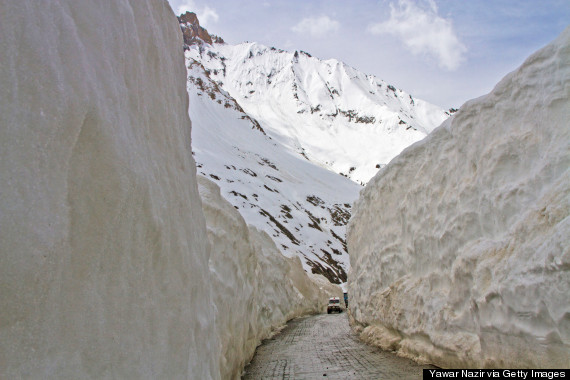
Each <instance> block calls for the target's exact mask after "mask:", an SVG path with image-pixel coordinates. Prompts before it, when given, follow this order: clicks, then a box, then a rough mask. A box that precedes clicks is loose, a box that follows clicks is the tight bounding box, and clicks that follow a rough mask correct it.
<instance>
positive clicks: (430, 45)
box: [368, 0, 467, 70]
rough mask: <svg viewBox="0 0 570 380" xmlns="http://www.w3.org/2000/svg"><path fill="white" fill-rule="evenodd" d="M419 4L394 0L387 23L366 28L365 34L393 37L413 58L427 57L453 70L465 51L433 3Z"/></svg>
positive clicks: (457, 65)
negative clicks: (420, 55)
mask: <svg viewBox="0 0 570 380" xmlns="http://www.w3.org/2000/svg"><path fill="white" fill-rule="evenodd" d="M423 4H424V6H421V5H422V3H421V2H412V1H410V0H398V3H397V5H395V3H393V2H392V3H390V19H389V20H388V21H385V22H381V23H377V24H372V25H369V26H368V31H369V32H370V33H372V34H392V35H395V36H397V37H398V38H400V39H401V40H402V41H403V42H404V45H405V46H406V47H407V48H408V49H409V50H410V51H411V52H412V53H413V54H414V55H419V54H426V55H431V56H434V57H435V58H436V59H437V60H438V63H439V66H440V67H443V68H446V69H448V70H455V69H457V68H458V67H459V65H460V64H461V63H462V62H463V61H464V54H465V53H466V52H467V49H466V48H465V46H464V45H463V44H462V43H461V41H460V40H459V38H458V37H457V36H456V34H455V31H454V30H453V24H452V22H451V20H449V19H445V18H442V17H440V16H439V15H438V13H437V6H436V5H435V3H434V2H433V0H428V1H427V4H426V3H425V2H424V3H423ZM425 5H427V6H425Z"/></svg>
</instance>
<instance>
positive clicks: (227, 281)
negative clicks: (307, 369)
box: [198, 176, 342, 379]
mask: <svg viewBox="0 0 570 380" xmlns="http://www.w3.org/2000/svg"><path fill="white" fill-rule="evenodd" d="M198 183H199V191H200V195H201V196H202V200H203V203H204V215H205V216H206V224H207V229H208V239H209V241H210V242H211V246H212V252H211V257H210V271H211V277H212V293H213V295H214V302H215V304H216V308H217V312H216V330H217V334H218V335H217V337H218V350H219V358H220V362H219V367H220V373H221V378H222V379H240V376H241V373H242V370H243V368H244V366H245V365H246V364H247V363H248V362H249V361H250V360H251V358H252V357H253V354H254V352H255V348H256V347H257V346H258V345H259V344H260V343H261V340H263V339H265V338H268V337H270V336H271V335H272V334H273V333H274V332H275V331H276V330H277V329H278V328H279V327H281V326H283V325H284V324H285V322H286V321H288V320H289V319H292V318H294V317H297V316H300V315H304V314H310V313H319V312H323V311H324V310H325V308H326V304H327V301H328V298H329V297H332V296H337V297H339V296H341V295H342V289H341V288H340V287H339V286H337V285H333V284H331V283H330V282H329V281H328V280H327V279H326V278H324V277H323V276H320V275H310V274H307V273H306V272H305V271H304V270H303V266H302V264H301V261H300V259H299V258H298V257H294V258H286V257H285V256H283V255H282V254H281V252H280V251H279V249H278V248H277V246H276V245H275V243H274V242H273V240H272V239H271V237H270V236H269V235H267V234H266V233H265V232H263V231H260V230H258V229H257V228H255V227H253V226H248V225H247V224H246V222H245V220H244V219H243V217H242V216H241V215H240V213H239V212H238V211H237V210H236V209H235V208H234V207H233V206H232V205H231V204H230V203H229V202H228V201H226V200H225V199H224V198H223V197H222V196H221V194H220V188H219V187H218V186H217V185H216V184H215V183H213V182H211V181H209V180H208V179H206V178H204V177H201V176H199V177H198ZM309 276H311V277H309Z"/></svg>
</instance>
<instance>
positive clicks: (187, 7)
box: [176, 0, 196, 15]
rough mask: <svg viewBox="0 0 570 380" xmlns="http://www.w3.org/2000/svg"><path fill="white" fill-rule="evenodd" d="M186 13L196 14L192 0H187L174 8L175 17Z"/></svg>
mask: <svg viewBox="0 0 570 380" xmlns="http://www.w3.org/2000/svg"><path fill="white" fill-rule="evenodd" d="M186 12H196V5H195V4H194V2H193V1H192V0H187V1H185V2H183V3H182V4H180V5H178V7H176V15H181V14H184V13H186Z"/></svg>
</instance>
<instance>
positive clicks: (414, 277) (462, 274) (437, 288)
mask: <svg viewBox="0 0 570 380" xmlns="http://www.w3.org/2000/svg"><path fill="white" fill-rule="evenodd" d="M569 98H570V28H569V29H566V31H564V32H563V33H562V35H561V36H560V37H559V38H558V39H557V40H555V41H554V42H553V43H551V44H550V45H548V46H547V47H545V48H543V49H542V50H540V51H538V52H537V53H535V54H534V55H532V56H531V57H530V58H529V59H527V61H526V62H525V63H524V64H523V65H522V66H521V67H520V68H519V69H518V70H516V71H515V72H513V73H511V74H509V75H508V76H507V77H505V78H504V79H503V80H502V81H501V82H500V83H499V84H498V85H497V86H496V87H495V89H494V90H493V91H492V92H491V93H490V94H489V95H487V96H484V97H481V98H479V99H475V100H473V101H470V102H468V103H466V104H465V105H464V106H463V107H462V108H461V110H460V111H459V112H458V113H457V114H455V116H453V117H452V118H450V119H449V120H447V121H446V122H444V123H443V125H442V126H440V127H439V128H437V129H436V130H434V131H433V132H432V133H431V134H430V135H429V136H428V137H427V138H426V139H424V140H422V141H421V142H419V143H417V144H415V145H413V146H411V147H409V148H408V149H406V150H405V151H404V152H403V153H402V154H401V155H399V156H398V157H397V158H395V159H394V160H393V161H392V162H391V163H390V164H389V165H388V166H386V167H385V168H384V169H382V170H381V171H380V172H379V173H378V174H377V175H376V176H375V177H374V178H373V179H372V180H371V181H370V182H369V183H368V185H367V186H366V188H365V190H364V191H363V192H362V193H361V197H360V198H359V200H358V201H357V203H356V204H355V207H354V210H353V216H352V219H351V221H350V225H349V231H348V248H349V252H350V261H351V266H352V269H351V272H350V274H349V282H348V291H349V294H350V296H351V302H350V304H351V311H352V317H353V322H354V324H355V326H356V327H357V328H358V329H359V331H361V337H362V338H364V339H365V340H367V341H369V342H371V343H374V344H377V345H380V346H382V347H385V348H390V349H394V350H397V351H398V353H399V354H401V355H405V356H408V357H412V358H415V359H417V360H420V361H427V362H432V363H435V364H436V365H439V366H443V367H463V366H469V367H504V368H515V367H558V368H567V367H568V365H569V364H570V297H569V294H570V272H569V268H570V218H569V211H570V124H569V123H570V122H569V121H570V101H569Z"/></svg>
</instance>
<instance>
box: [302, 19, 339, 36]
mask: <svg viewBox="0 0 570 380" xmlns="http://www.w3.org/2000/svg"><path fill="white" fill-rule="evenodd" d="M339 26H340V24H339V22H338V21H336V20H333V19H331V18H329V17H328V16H320V17H318V18H314V17H308V18H304V19H302V20H301V21H300V22H299V23H298V24H297V25H295V26H294V27H292V28H291V30H293V31H294V32H296V33H301V34H304V33H308V34H310V35H311V36H313V37H317V38H320V37H324V36H326V35H327V34H328V33H329V32H334V31H336V30H338V28H339Z"/></svg>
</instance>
